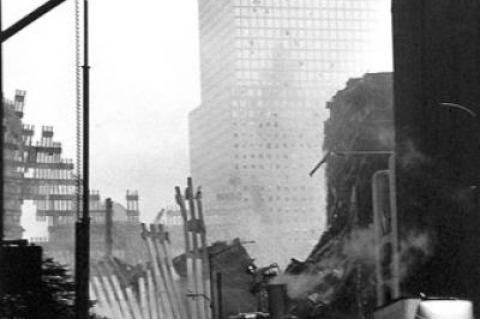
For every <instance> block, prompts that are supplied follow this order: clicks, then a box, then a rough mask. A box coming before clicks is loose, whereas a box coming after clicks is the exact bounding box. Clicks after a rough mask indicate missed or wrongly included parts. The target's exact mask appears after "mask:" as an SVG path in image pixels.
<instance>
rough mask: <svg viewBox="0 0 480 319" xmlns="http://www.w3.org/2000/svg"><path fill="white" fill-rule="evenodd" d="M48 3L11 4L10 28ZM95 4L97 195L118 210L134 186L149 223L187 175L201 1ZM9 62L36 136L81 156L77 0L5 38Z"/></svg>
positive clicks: (8, 88) (8, 73) (8, 78)
mask: <svg viewBox="0 0 480 319" xmlns="http://www.w3.org/2000/svg"><path fill="white" fill-rule="evenodd" d="M44 1H46V0H41V1H39V0H4V1H3V4H4V22H3V24H4V27H6V26H8V25H10V24H11V23H12V22H13V21H15V20H17V19H18V18H20V17H21V16H23V15H25V14H26V13H28V12H29V11H30V10H32V9H33V8H35V7H36V6H38V5H40V4H41V3H43V2H44ZM90 7H91V10H90V12H91V66H92V69H91V82H92V83H91V84H92V87H91V188H92V189H99V190H100V192H101V194H102V196H103V197H104V198H105V197H106V196H111V197H113V199H114V200H116V201H119V202H121V203H123V202H124V196H125V190H126V189H127V188H128V189H135V190H138V191H139V193H140V196H141V203H140V208H141V210H142V212H143V215H142V219H143V220H151V218H153V216H154V215H155V213H156V212H157V211H159V210H160V208H162V206H164V205H166V204H173V200H172V199H173V187H174V186H175V184H179V183H180V184H182V185H184V184H185V182H186V177H187V174H188V166H189V165H188V139H187V135H188V131H187V114H188V111H190V110H191V109H193V108H194V107H196V106H197V105H198V104H199V103H200V96H199V94H200V92H199V70H198V69H199V63H198V55H199V54H198V31H197V30H198V27H197V2H196V0H182V1H159V0H137V1H127V0H90ZM4 65H5V82H6V83H5V90H4V91H5V95H6V97H9V98H11V97H13V95H14V91H15V89H16V88H19V89H24V90H27V104H26V112H25V114H26V116H25V122H26V123H33V124H35V125H36V127H37V131H38V132H39V131H40V126H41V125H42V124H44V125H53V126H54V127H55V136H56V138H55V139H56V140H58V141H61V142H62V144H63V145H64V149H65V154H66V155H67V156H68V157H74V154H75V152H74V145H75V144H74V136H75V117H74V116H75V104H74V96H75V95H74V94H75V91H74V84H75V81H74V1H73V0H67V1H66V2H65V3H64V4H62V5H61V6H60V7H58V8H57V9H55V10H54V11H52V12H51V13H49V14H48V15H46V16H44V17H43V18H42V19H41V20H38V21H37V22H35V23H34V24H32V25H31V26H30V27H28V29H25V30H24V31H22V32H21V33H19V34H18V35H16V36H15V37H14V38H11V39H10V40H8V42H7V43H6V45H5V64H4ZM30 214H31V213H30ZM26 220H28V218H26ZM32 234H35V233H32Z"/></svg>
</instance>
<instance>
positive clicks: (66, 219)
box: [3, 90, 143, 265]
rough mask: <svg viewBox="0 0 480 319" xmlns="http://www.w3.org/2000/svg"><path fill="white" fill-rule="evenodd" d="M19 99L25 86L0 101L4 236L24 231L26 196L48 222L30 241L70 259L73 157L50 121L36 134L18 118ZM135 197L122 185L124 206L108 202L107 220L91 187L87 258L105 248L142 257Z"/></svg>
mask: <svg viewBox="0 0 480 319" xmlns="http://www.w3.org/2000/svg"><path fill="white" fill-rule="evenodd" d="M25 100H26V92H25V91H22V90H17V91H16V92H15V97H14V98H13V99H12V100H9V99H6V100H5V101H4V111H5V118H6V121H5V123H6V125H5V148H4V151H3V153H4V158H5V205H4V206H5V207H4V209H5V216H4V223H5V237H6V239H8V240H16V239H21V238H22V237H23V236H24V234H23V233H24V229H23V227H22V225H21V217H22V214H23V211H22V209H23V204H24V202H25V201H32V202H33V204H34V214H35V217H36V219H37V221H39V222H45V223H46V224H47V225H48V237H47V238H32V242H35V243H36V244H38V245H40V246H42V247H43V248H44V249H45V250H46V253H47V255H48V256H50V257H54V258H55V259H56V260H57V261H59V262H62V263H64V264H69V265H73V259H74V258H73V256H74V250H75V249H74V247H75V242H74V234H75V232H74V223H75V221H76V219H77V209H76V202H77V196H78V194H77V188H76V185H77V183H78V181H79V179H78V178H77V175H76V169H75V167H74V164H73V161H72V160H71V159H68V158H65V157H64V155H63V146H62V144H61V143H60V142H57V141H55V139H54V129H53V127H52V126H42V128H41V131H40V134H39V138H38V139H37V140H36V139H35V127H34V126H33V125H30V124H25V123H24V122H23V117H24V109H25ZM138 202H139V196H138V193H137V192H133V191H127V194H126V207H124V206H123V205H121V204H119V203H116V202H113V203H112V210H111V220H110V222H109V220H108V216H107V215H108V213H107V209H106V206H105V205H106V204H105V201H103V200H101V198H100V194H99V192H98V191H91V194H90V213H91V256H92V258H93V259H95V260H97V259H100V258H102V257H103V256H105V255H106V254H107V253H108V252H109V251H111V253H112V254H113V256H115V257H117V258H120V259H123V260H124V261H127V262H131V263H136V262H138V261H139V260H142V259H143V244H142V242H141V238H140V235H139V233H140V222H139V214H140V213H139V207H138ZM109 241H111V242H112V243H111V247H110V248H109V245H110V244H109V243H108V242H109ZM139 248H142V249H139Z"/></svg>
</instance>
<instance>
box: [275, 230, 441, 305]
mask: <svg viewBox="0 0 480 319" xmlns="http://www.w3.org/2000/svg"><path fill="white" fill-rule="evenodd" d="M332 250H334V253H333V254H330V255H328V256H324V257H323V258H320V260H318V262H316V263H313V264H311V265H310V267H309V269H308V271H306V272H304V273H302V274H295V275H292V274H285V273H284V274H281V275H279V276H278V277H277V278H275V279H274V280H273V282H272V283H276V284H286V285H287V293H288V296H289V297H290V298H292V299H299V298H306V297H307V296H309V295H311V294H315V295H316V299H317V300H319V301H321V302H323V303H325V304H328V303H330V302H331V300H332V298H333V296H334V293H335V289H336V287H337V286H338V285H339V284H340V283H341V282H342V280H345V279H346V278H347V277H349V275H351V274H352V272H353V271H355V270H356V269H357V268H358V267H359V266H366V267H365V268H366V269H370V270H371V271H370V276H371V277H372V279H373V277H374V273H373V269H374V265H375V251H376V246H375V239H374V232H373V229H370V228H363V229H356V230H353V231H352V232H351V233H350V234H349V235H347V236H345V237H344V239H343V240H339V241H338V242H337V244H336V247H334V248H333V249H332ZM432 250H433V249H432V244H431V240H430V237H429V235H428V234H427V233H420V232H413V231H412V232H410V233H408V234H407V235H406V236H405V238H404V239H402V240H401V241H400V242H399V253H400V256H399V257H400V258H399V259H400V275H401V276H405V275H407V274H408V273H409V271H410V269H412V268H414V267H415V266H416V265H417V263H418V262H419V261H420V260H424V259H425V258H428V256H430V255H431V254H432Z"/></svg>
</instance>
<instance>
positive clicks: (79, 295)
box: [75, 0, 90, 319]
mask: <svg viewBox="0 0 480 319" xmlns="http://www.w3.org/2000/svg"><path fill="white" fill-rule="evenodd" d="M83 15H84V16H83V18H84V25H83V31H84V33H83V50H84V51H83V61H84V64H83V67H82V70H83V184H82V189H83V192H82V215H81V217H80V219H79V220H78V221H77V222H76V224H75V232H76V234H75V284H76V287H75V288H76V291H75V293H76V294H75V296H76V298H75V315H76V318H77V319H87V318H88V316H89V311H88V310H89V303H90V298H89V279H90V212H89V210H90V189H89V176H90V175H89V173H90V171H89V157H90V154H89V148H90V143H89V142H90V136H89V127H90V121H89V119H90V66H89V61H88V50H89V46H88V0H84V1H83Z"/></svg>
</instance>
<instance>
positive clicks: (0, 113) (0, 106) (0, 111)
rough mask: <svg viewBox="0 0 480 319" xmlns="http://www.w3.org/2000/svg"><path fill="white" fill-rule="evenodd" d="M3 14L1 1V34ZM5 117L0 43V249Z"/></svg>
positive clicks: (3, 209)
mask: <svg viewBox="0 0 480 319" xmlns="http://www.w3.org/2000/svg"><path fill="white" fill-rule="evenodd" d="M2 19H3V14H2V0H0V32H3V27H2V25H3V23H2ZM4 117H5V111H4V102H3V41H0V150H1V152H2V154H1V156H0V205H1V206H2V207H0V247H1V244H2V242H3V237H4V230H3V228H4V227H3V222H4V218H5V192H4V189H5V185H4V184H5V182H4V179H5V178H4V172H5V169H4V163H3V157H4V149H5V145H4V138H5V132H4V128H3V121H4Z"/></svg>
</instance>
